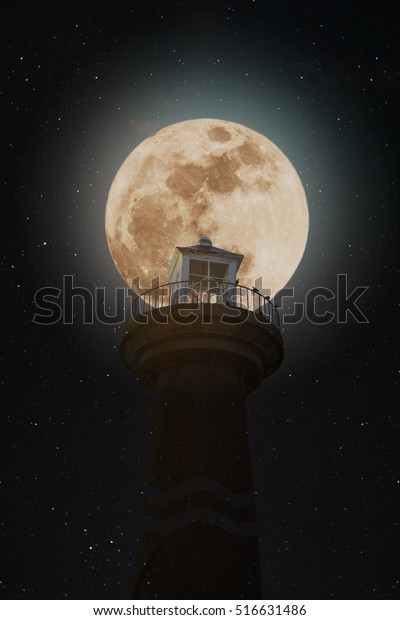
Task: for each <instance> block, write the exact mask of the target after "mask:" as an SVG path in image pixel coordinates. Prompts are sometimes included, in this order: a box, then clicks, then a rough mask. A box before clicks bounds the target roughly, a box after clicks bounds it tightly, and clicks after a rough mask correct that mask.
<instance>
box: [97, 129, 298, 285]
mask: <svg viewBox="0 0 400 620" xmlns="http://www.w3.org/2000/svg"><path fill="white" fill-rule="evenodd" d="M106 235H107V241H108V245H109V248H110V252H111V255H112V257H113V260H114V262H115V265H116V267H117V268H118V270H119V272H120V273H121V275H122V277H123V278H124V279H125V280H126V281H127V283H128V284H129V286H133V288H134V289H135V290H136V291H137V292H141V291H143V290H144V289H149V288H151V286H152V280H153V279H154V278H157V277H159V278H160V284H162V283H163V282H165V276H166V273H167V269H168V265H169V262H170V260H171V258H172V254H173V251H174V249H175V247H176V246H186V245H195V244H196V243H197V241H198V239H199V237H200V236H202V235H207V236H208V237H210V238H211V240H212V242H213V245H214V246H217V247H220V248H223V249H224V250H229V251H231V252H236V253H239V254H244V260H243V263H242V265H241V267H240V270H239V272H238V277H239V278H240V283H241V284H245V285H247V286H254V284H255V281H256V280H257V279H258V278H262V285H261V286H262V287H263V288H264V289H270V291H271V296H273V295H274V294H275V293H276V292H277V291H279V290H280V289H282V288H283V287H284V286H285V284H286V283H287V282H288V281H289V279H290V278H291V276H292V275H293V273H294V272H295V270H296V268H297V266H298V264H299V262H300V260H301V257H302V255H303V252H304V248H305V245H306V241H307V235H308V208H307V200H306V196H305V193H304V189H303V186H302V184H301V181H300V179H299V176H298V175H297V173H296V171H295V169H294V167H293V166H292V164H291V163H290V161H289V160H288V158H287V157H286V156H285V155H284V154H283V153H282V151H281V150H280V149H279V148H278V147H277V146H276V145H275V144H274V143H273V142H271V141H270V140H268V139H267V138H266V137H265V136H263V135H261V134H260V133H258V132H256V131H253V130H252V129H249V128H248V127H245V126H243V125H239V124H238V123H234V122H231V121H224V120H219V119H195V120H189V121H183V122H180V123H176V124H174V125H169V126H168V127H165V128H163V129H161V130H160V131H157V132H156V133H155V134H153V135H151V136H149V137H148V138H146V140H144V141H143V142H141V143H140V144H139V145H138V146H137V147H136V148H135V149H134V150H133V151H132V152H131V154H130V155H129V156H128V157H127V159H126V160H125V161H124V163H123V164H122V166H121V168H120V169H119V170H118V172H117V174H116V176H115V178H114V181H113V183H112V185H111V188H110V192H109V196H108V201H107V207H106ZM257 286H258V288H260V281H258V283H257Z"/></svg>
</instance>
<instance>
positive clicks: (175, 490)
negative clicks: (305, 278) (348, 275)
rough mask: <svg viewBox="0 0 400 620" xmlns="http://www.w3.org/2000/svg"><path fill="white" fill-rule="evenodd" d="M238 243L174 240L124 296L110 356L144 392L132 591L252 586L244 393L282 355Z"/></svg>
mask: <svg viewBox="0 0 400 620" xmlns="http://www.w3.org/2000/svg"><path fill="white" fill-rule="evenodd" d="M243 258H244V257H243V255H242V254H238V253H235V252H233V251H230V250H229V248H227V249H222V248H219V247H215V246H214V245H213V244H212V241H211V240H210V238H209V237H207V236H202V237H200V239H199V240H198V242H197V243H195V244H194V245H191V246H177V247H176V248H175V251H174V252H173V255H172V257H171V262H170V266H169V269H168V271H167V277H166V281H165V282H164V283H163V284H162V285H160V286H157V287H155V288H152V289H151V290H148V291H145V292H144V293H142V294H141V295H139V296H138V297H137V298H136V299H135V300H134V301H133V303H132V308H131V315H130V317H129V318H128V320H127V322H126V327H125V334H124V336H123V339H122V342H121V349H120V351H121V357H122V359H123V361H124V363H125V364H126V365H127V367H128V368H129V369H130V370H131V371H132V372H133V373H135V375H137V377H138V378H139V380H140V381H141V382H142V383H143V384H144V385H145V386H147V388H148V389H149V394H150V398H151V412H152V413H151V415H152V434H151V465H150V471H149V476H148V484H147V485H146V489H145V492H144V494H145V499H146V512H147V514H146V532H144V535H143V536H144V537H143V540H144V541H146V544H145V552H144V554H143V558H142V559H141V565H140V567H139V571H138V574H137V576H136V578H135V583H134V588H133V598H135V599H260V598H262V588H261V572H260V560H259V545H258V536H257V516H256V504H255V489H254V484H253V474H252V464H251V454H250V447H249V441H248V432H247V411H246V398H247V395H248V394H250V393H251V392H253V391H254V390H256V389H257V387H258V386H259V385H260V383H261V382H262V381H263V380H264V379H265V378H266V377H268V376H269V375H270V374H272V373H273V372H274V371H275V370H276V369H277V368H278V367H279V365H280V364H281V362H282V359H283V340H282V336H281V333H280V329H279V316H278V313H277V311H276V309H275V308H274V306H273V304H272V303H271V301H270V300H269V298H268V297H265V296H264V295H262V294H261V293H260V292H259V291H258V290H257V289H255V288H249V287H246V286H242V285H241V284H239V280H238V278H239V275H240V266H241V263H242V260H243Z"/></svg>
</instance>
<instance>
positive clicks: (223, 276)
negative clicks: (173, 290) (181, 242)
mask: <svg viewBox="0 0 400 620" xmlns="http://www.w3.org/2000/svg"><path fill="white" fill-rule="evenodd" d="M227 280H229V264H228V263H221V262H216V261H209V260H197V259H191V260H190V261H189V282H190V284H191V286H196V284H200V282H202V281H206V285H207V288H213V287H217V286H218V285H219V284H220V283H221V282H226V281H227ZM203 287H204V284H203Z"/></svg>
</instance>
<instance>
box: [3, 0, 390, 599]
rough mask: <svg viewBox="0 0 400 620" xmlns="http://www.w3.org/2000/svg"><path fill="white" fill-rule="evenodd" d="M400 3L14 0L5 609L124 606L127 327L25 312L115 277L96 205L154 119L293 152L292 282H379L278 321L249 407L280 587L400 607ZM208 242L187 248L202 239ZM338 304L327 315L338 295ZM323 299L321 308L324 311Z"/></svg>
mask: <svg viewBox="0 0 400 620" xmlns="http://www.w3.org/2000/svg"><path fill="white" fill-rule="evenodd" d="M396 10H398V9H397V3H395V2H380V3H365V2H364V3H361V2H340V3H332V2H329V3H320V2H288V1H287V0H280V2H269V1H267V0H264V1H263V0H241V1H238V0H214V1H213V2H202V1H201V0H199V1H198V2H194V1H192V0H190V1H189V0H181V1H178V0H175V1H174V2H173V1H170V2H168V1H165V2H151V1H147V2H143V1H138V2H133V1H132V2H114V3H111V2H107V3H100V2H96V3H91V2H79V3H78V2H65V3H64V2H47V1H43V2H40V3H35V2H16V3H13V4H11V3H8V4H7V5H5V7H3V11H2V20H1V26H0V27H1V30H2V36H1V40H2V48H3V62H2V67H1V72H2V76H1V94H2V100H3V107H2V125H3V135H4V136H5V139H4V140H3V143H2V145H3V146H2V148H3V151H2V168H3V179H4V181H3V189H4V196H3V209H4V213H5V215H6V225H5V226H3V228H2V232H4V233H5V234H4V237H3V242H2V248H3V251H2V273H3V274H4V276H5V279H4V284H3V289H2V290H3V295H2V310H3V313H2V316H3V320H2V327H3V335H2V347H1V357H2V361H3V370H2V374H1V383H2V388H3V392H4V395H3V398H2V403H3V404H4V407H3V408H2V409H3V411H2V421H1V436H2V447H1V458H2V466H1V487H2V494H3V499H2V515H1V535H2V544H1V548H2V552H1V557H2V560H1V564H2V566H1V571H0V585H1V588H2V594H3V598H8V599H24V598H26V599H40V598H44V599H50V598H68V599H76V598H84V599H87V598H98V599H102V598H103V599H106V598H108V599H113V598H127V597H129V596H130V593H131V590H132V585H133V583H132V580H133V574H134V571H135V567H136V562H137V550H138V533H139V531H140V519H141V517H140V514H141V504H140V490H141V481H142V480H143V477H144V475H145V471H146V466H147V463H146V458H147V456H146V455H147V450H146V445H147V442H148V439H149V432H150V427H149V416H148V415H147V413H148V409H149V400H148V396H147V392H146V390H145V388H144V387H142V386H141V385H140V384H139V383H138V382H137V380H136V379H135V377H134V376H133V375H131V374H130V373H129V371H128V370H127V369H126V368H125V367H124V366H123V364H122V361H121V360H120V358H119V355H118V347H119V342H120V339H121V335H122V332H123V327H122V324H120V325H118V326H113V325H104V324H101V323H99V322H95V324H94V325H84V324H83V318H82V317H83V312H82V305H80V304H79V303H77V304H76V306H75V319H74V322H73V324H72V325H71V324H69V325H63V324H62V322H58V323H56V324H54V325H38V324H34V323H33V322H32V321H33V317H34V314H35V306H34V303H33V299H34V295H35V292H36V291H37V290H38V289H40V288H41V287H47V286H52V287H57V288H61V287H62V280H63V275H66V274H72V275H73V276H74V283H75V285H80V286H85V287H87V288H88V289H89V290H91V291H94V288H95V287H96V286H100V287H102V286H104V287H106V296H107V300H108V302H107V303H108V304H109V305H110V306H112V305H113V298H114V290H115V287H117V286H123V285H124V282H123V280H122V279H121V277H120V276H119V274H118V272H117V271H116V269H115V267H114V264H113V262H112V259H111V257H110V255H109V252H108V248H107V243H106V238H105V232H104V213H105V204H106V200H107V194H108V190H109V187H110V184H111V182H112V180H113V178H114V175H115V173H116V171H117V170H118V168H119V167H120V165H121V163H122V162H123V160H124V159H125V157H126V156H127V155H128V154H129V153H130V151H131V150H132V149H133V148H134V147H135V146H136V145H137V144H138V143H139V142H140V141H142V140H143V139H144V138H145V137H147V136H148V135H149V134H151V133H152V132H154V131H156V130H157V129H159V128H161V127H163V126H165V125H168V124H170V123H173V122H177V121H180V120H184V119H190V118H198V117H215V118H225V119H227V120H232V121H236V122H239V123H243V124H244V125H247V126H249V127H251V128H252V129H255V130H257V131H259V132H261V133H263V134H265V135H266V136H267V137H268V138H269V139H271V140H272V141H273V142H275V143H276V144H277V145H278V146H279V148H281V149H282V150H283V152H284V153H285V154H286V155H287V156H288V157H289V159H290V160H291V161H292V163H293V165H294V166H295V168H296V170H297V171H298V173H299V175H300V177H301V179H302V182H303V184H304V187H305V190H306V194H307V199H308V203H309V209H310V233H309V242H308V245H307V248H306V251H305V255H304V258H303V261H302V263H301V265H300V266H299V268H298V270H297V271H296V273H295V275H294V276H293V278H292V280H291V282H290V285H291V286H293V287H294V290H295V299H296V301H299V302H301V301H304V298H305V295H306V293H307V291H308V290H309V289H310V288H312V287H316V286H321V287H329V288H330V289H332V290H333V291H336V278H337V274H347V275H348V282H349V290H352V289H353V288H354V287H356V286H361V285H364V286H368V287H369V288H368V290H367V292H366V293H365V294H364V295H363V296H362V297H361V298H360V303H359V306H360V308H361V309H362V311H363V312H364V314H365V316H366V317H367V318H368V320H369V323H368V324H358V323H357V322H356V321H355V319H354V317H351V316H350V317H349V321H348V323H346V324H343V323H338V322H337V321H336V320H333V321H332V322H331V323H329V324H326V325H315V324H312V323H310V322H309V321H306V320H303V321H301V322H300V323H299V324H297V325H288V326H286V327H285V330H284V339H285V360H284V363H283V365H282V366H281V368H280V369H279V370H278V371H277V372H276V374H275V375H273V376H272V377H271V378H269V379H268V380H267V381H266V382H265V383H264V384H263V385H262V387H261V388H259V390H258V391H257V392H256V393H255V394H253V395H252V396H251V397H250V398H249V425H250V439H251V446H252V454H253V457H254V476H255V482H256V487H257V490H258V496H257V497H258V517H259V531H260V537H261V553H262V564H263V582H264V588H265V592H266V595H267V596H268V598H280V597H282V598H291V599H293V598H301V599H306V598H315V599H318V598H335V599H340V598H355V599H358V598H360V599H363V598H371V599H374V598H378V599H379V598H399V597H400V572H399V568H398V553H396V543H397V542H398V538H399V530H400V525H399V519H400V517H399V514H400V502H399V494H400V467H399V458H398V453H399V430H400V421H399V417H398V386H399V372H400V364H399V345H398V342H399V295H398V258H399V234H398V202H399V201H398V181H399V175H398V160H399V151H398V145H399V123H398V117H399V104H400V96H399V88H400V81H399V67H398V57H399V52H400V49H399V46H398V43H397V40H398V25H397V24H396V22H397V21H398V19H397V16H396ZM195 241H196V240H194V242H195ZM326 307H327V308H329V309H330V310H332V309H333V310H334V305H333V306H332V302H329V303H327V305H326ZM322 309H323V306H321V311H322Z"/></svg>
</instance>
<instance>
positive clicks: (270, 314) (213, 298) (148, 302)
mask: <svg viewBox="0 0 400 620" xmlns="http://www.w3.org/2000/svg"><path fill="white" fill-rule="evenodd" d="M182 304H195V305H198V304H220V305H223V306H225V307H226V308H227V309H229V308H237V309H243V310H247V311H249V312H254V314H256V315H257V316H258V317H260V318H261V319H262V320H263V321H264V322H268V323H271V324H272V325H274V326H275V327H277V328H278V329H279V327H280V321H279V314H278V312H277V310H276V308H275V306H274V305H273V303H272V302H271V301H270V299H269V297H266V296H265V295H262V294H261V293H260V292H259V291H258V290H257V289H256V288H249V287H247V286H243V285H242V284H232V283H231V282H226V281H219V282H218V281H216V280H212V281H208V280H198V281H197V282H189V281H182V282H169V283H168V284H163V285H162V286H157V287H155V288H152V289H150V290H148V291H145V292H144V293H142V294H141V295H140V296H139V297H137V298H136V299H135V300H133V301H132V310H131V312H132V318H133V319H135V317H137V316H139V315H141V314H144V313H146V312H150V311H153V310H160V309H161V308H167V307H171V306H177V305H182Z"/></svg>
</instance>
